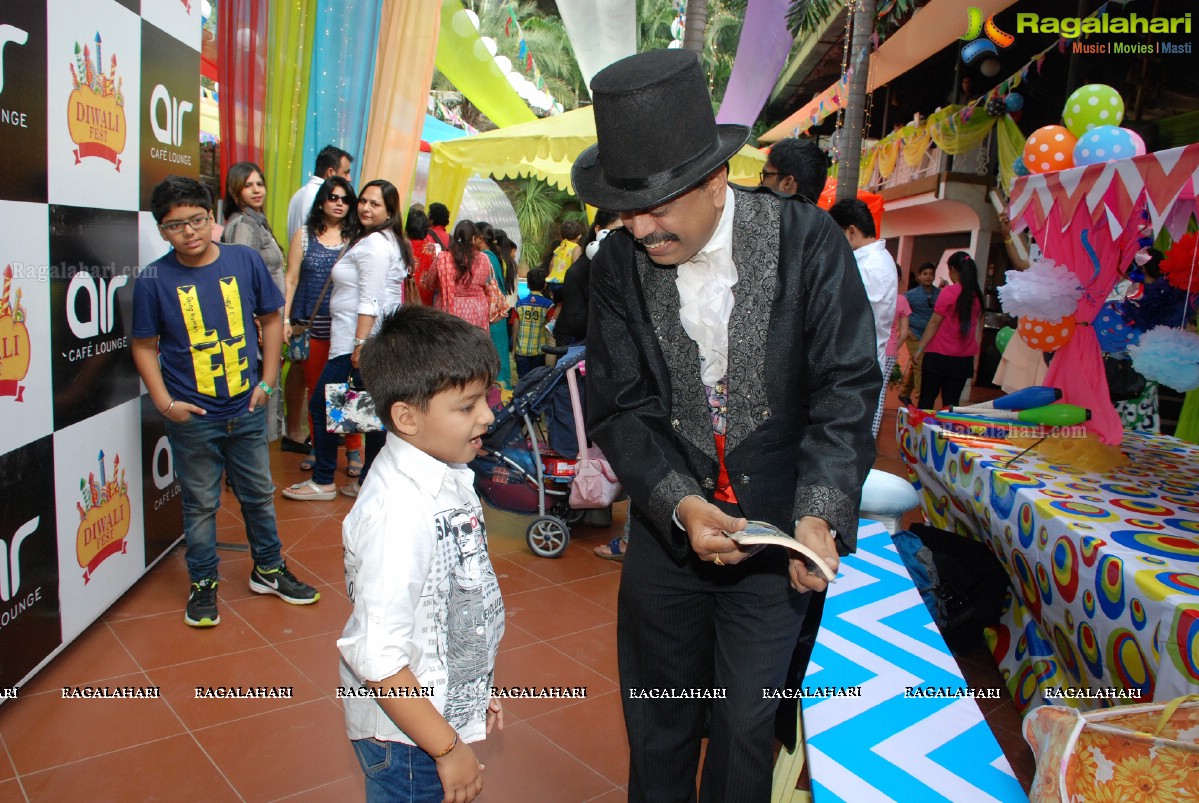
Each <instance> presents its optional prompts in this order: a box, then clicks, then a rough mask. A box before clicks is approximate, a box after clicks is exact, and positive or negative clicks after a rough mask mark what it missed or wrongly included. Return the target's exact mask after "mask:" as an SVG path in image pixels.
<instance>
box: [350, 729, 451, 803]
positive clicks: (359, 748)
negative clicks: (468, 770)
mask: <svg viewBox="0 0 1199 803" xmlns="http://www.w3.org/2000/svg"><path fill="white" fill-rule="evenodd" d="M351 744H353V745H354V753H355V754H356V755H357V756H358V763H359V764H361V765H362V771H363V772H364V773H366V803H441V800H442V799H443V798H444V797H445V791H444V790H443V789H442V787H441V776H440V775H438V774H437V762H436V761H434V760H433V759H432V758H430V757H429V754H428V753H426V752H425V751H424V750H421V749H420V748H419V747H413V746H412V745H407V744H404V743H402V742H383V741H379V740H378V739H355V740H353V741H352V742H351Z"/></svg>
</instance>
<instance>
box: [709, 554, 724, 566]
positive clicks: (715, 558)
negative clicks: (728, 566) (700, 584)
mask: <svg viewBox="0 0 1199 803" xmlns="http://www.w3.org/2000/svg"><path fill="white" fill-rule="evenodd" d="M712 562H713V563H715V564H716V565H717V566H723V565H724V561H723V560H721V559H720V556H719V555H717V556H716V557H714V558H712Z"/></svg>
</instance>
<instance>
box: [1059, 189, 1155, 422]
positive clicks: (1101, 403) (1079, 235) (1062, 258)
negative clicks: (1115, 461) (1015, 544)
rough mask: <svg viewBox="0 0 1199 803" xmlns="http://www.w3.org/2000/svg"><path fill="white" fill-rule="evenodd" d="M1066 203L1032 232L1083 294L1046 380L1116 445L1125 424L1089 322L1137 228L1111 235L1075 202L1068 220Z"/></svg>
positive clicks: (1138, 208)
mask: <svg viewBox="0 0 1199 803" xmlns="http://www.w3.org/2000/svg"><path fill="white" fill-rule="evenodd" d="M1144 204H1145V202H1144V199H1143V198H1141V199H1138V200H1137V201H1136V202H1135V208H1133V209H1131V210H1130V213H1131V214H1132V215H1137V216H1139V215H1140V214H1141V212H1142V210H1143V209H1144ZM1064 208H1065V207H1064V205H1054V206H1052V207H1050V209H1049V214H1048V216H1047V217H1046V220H1045V225H1044V227H1043V228H1041V229H1038V230H1037V231H1036V232H1035V233H1036V237H1037V242H1038V243H1039V244H1040V245H1041V248H1042V250H1043V251H1044V252H1045V256H1046V258H1048V259H1052V260H1053V261H1054V262H1057V263H1058V264H1062V265H1066V266H1067V267H1069V268H1070V270H1071V271H1072V272H1073V273H1074V275H1075V276H1077V277H1078V282H1079V284H1081V285H1082V288H1083V296H1082V299H1081V300H1079V302H1078V309H1077V310H1076V311H1075V313H1074V319H1075V321H1076V322H1077V323H1078V324H1079V326H1078V327H1077V329H1075V332H1074V337H1072V338H1070V342H1068V343H1067V344H1066V345H1065V346H1064V347H1063V348H1062V349H1061V350H1060V351H1058V352H1057V353H1056V354H1055V355H1054V357H1053V362H1052V363H1050V365H1049V372H1048V373H1047V374H1046V375H1045V384H1047V385H1051V386H1053V387H1058V388H1061V389H1062V400H1063V401H1066V402H1069V403H1070V404H1076V405H1078V406H1079V407H1086V408H1088V409H1090V410H1091V415H1092V417H1091V420H1090V421H1089V422H1087V429H1089V430H1090V431H1092V432H1094V433H1095V434H1096V435H1097V436H1098V437H1099V439H1100V440H1102V441H1103V442H1104V443H1108V444H1113V445H1118V444H1119V443H1120V441H1121V440H1122V439H1123V437H1124V428H1123V426H1122V425H1121V423H1120V416H1119V415H1118V414H1117V413H1116V410H1115V407H1114V405H1113V404H1112V403H1111V401H1110V396H1109V394H1108V387H1107V376H1106V374H1105V373H1104V370H1103V353H1102V351H1101V350H1100V348H1099V340H1098V338H1097V337H1096V336H1095V330H1094V329H1093V328H1092V327H1091V326H1090V325H1089V324H1090V323H1091V322H1092V321H1094V320H1095V317H1096V316H1097V315H1098V314H1099V309H1100V308H1101V307H1102V306H1103V303H1104V302H1105V301H1106V300H1107V294H1108V293H1109V292H1110V291H1111V289H1112V287H1113V286H1114V285H1115V284H1116V281H1117V280H1118V278H1119V275H1120V272H1121V270H1123V269H1124V268H1125V267H1126V266H1127V265H1128V264H1129V262H1130V261H1131V260H1132V255H1133V254H1134V253H1136V250H1137V231H1136V228H1135V227H1131V226H1130V227H1126V228H1124V229H1122V231H1121V233H1120V234H1119V235H1118V238H1117V239H1116V240H1113V239H1112V233H1111V227H1110V226H1109V225H1108V224H1107V221H1106V220H1103V219H1102V217H1101V218H1100V222H1099V223H1098V224H1094V223H1092V221H1091V216H1090V214H1089V212H1088V210H1087V208H1086V205H1085V204H1079V205H1078V206H1076V207H1074V209H1073V210H1072V211H1073V216H1072V217H1071V218H1069V219H1068V220H1064V219H1063V218H1064V212H1063V209H1064ZM1083 324H1086V325H1083Z"/></svg>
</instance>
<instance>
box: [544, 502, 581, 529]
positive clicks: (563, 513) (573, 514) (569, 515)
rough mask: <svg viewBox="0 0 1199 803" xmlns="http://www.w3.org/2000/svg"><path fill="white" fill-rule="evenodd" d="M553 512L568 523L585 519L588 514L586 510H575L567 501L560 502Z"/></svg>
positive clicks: (575, 522)
mask: <svg viewBox="0 0 1199 803" xmlns="http://www.w3.org/2000/svg"><path fill="white" fill-rule="evenodd" d="M552 512H553V515H555V516H557V517H558V518H560V519H562V521H564V522H566V523H567V524H568V525H573V524H578V523H579V522H580V521H582V520H583V516H585V515H587V511H586V510H575V509H574V508H573V507H571V506H570V505H569V504H568V503H566V502H558V503H557V504H556V505H554V509H553V511H552Z"/></svg>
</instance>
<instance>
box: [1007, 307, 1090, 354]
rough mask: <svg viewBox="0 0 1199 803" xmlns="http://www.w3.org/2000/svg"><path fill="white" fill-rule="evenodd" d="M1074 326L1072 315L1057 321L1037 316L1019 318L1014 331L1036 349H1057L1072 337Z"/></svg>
mask: <svg viewBox="0 0 1199 803" xmlns="http://www.w3.org/2000/svg"><path fill="white" fill-rule="evenodd" d="M1076 326H1077V325H1076V324H1075V322H1074V316H1073V315H1067V316H1066V317H1065V318H1062V319H1061V320H1060V321H1058V322H1057V323H1049V322H1048V321H1043V320H1040V319H1039V318H1021V319H1020V326H1019V327H1018V328H1017V330H1016V331H1018V332H1019V333H1020V337H1021V338H1023V339H1024V342H1025V343H1027V344H1028V345H1029V346H1030V347H1031V348H1034V349H1036V350H1037V351H1057V350H1058V349H1060V348H1061V347H1062V346H1064V345H1066V343H1068V342H1070V338H1072V337H1074V330H1075V328H1076Z"/></svg>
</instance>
